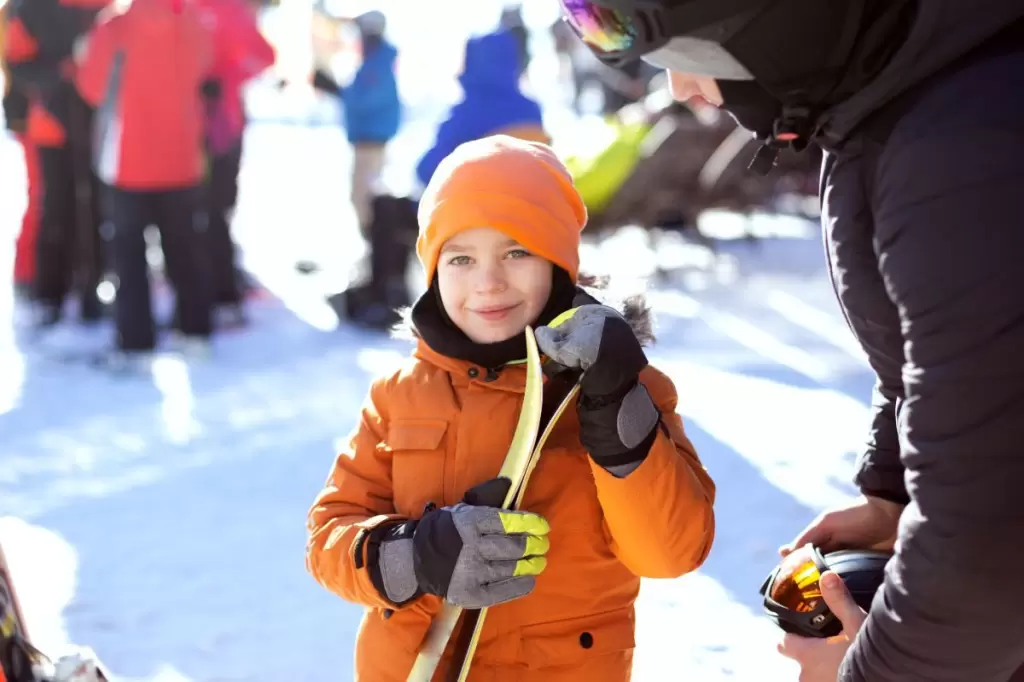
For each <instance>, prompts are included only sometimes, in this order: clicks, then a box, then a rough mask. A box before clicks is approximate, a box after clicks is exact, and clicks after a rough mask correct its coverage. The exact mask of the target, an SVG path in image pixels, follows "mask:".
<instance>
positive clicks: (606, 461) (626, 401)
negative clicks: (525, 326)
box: [536, 303, 661, 477]
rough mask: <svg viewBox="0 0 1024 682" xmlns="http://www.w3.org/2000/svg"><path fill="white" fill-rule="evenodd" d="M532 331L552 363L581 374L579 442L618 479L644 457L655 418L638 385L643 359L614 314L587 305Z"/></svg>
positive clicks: (657, 416) (630, 334)
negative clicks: (574, 369)
mask: <svg viewBox="0 0 1024 682" xmlns="http://www.w3.org/2000/svg"><path fill="white" fill-rule="evenodd" d="M570 313H571V314H570V315H569V316H568V317H567V318H566V319H564V321H562V318H556V320H555V322H553V323H552V325H549V326H546V327H540V328H538V329H537V332H536V336H537V345H538V347H539V348H540V350H541V351H542V352H543V353H544V354H545V355H547V356H548V357H549V358H551V359H552V360H554V361H555V362H557V363H559V364H562V365H565V366H566V367H571V368H578V369H581V370H583V380H582V383H581V385H580V394H581V395H580V401H579V418H580V442H582V443H583V446H584V447H585V448H586V449H587V452H589V453H590V456H591V457H592V458H593V459H594V461H595V462H597V463H598V464H600V465H601V466H603V467H604V468H605V469H607V470H608V471H609V472H611V473H612V474H614V475H616V476H619V477H624V476H626V475H627V474H629V473H630V472H631V471H633V470H634V469H636V468H637V467H638V466H639V465H640V463H641V462H642V461H643V460H644V458H645V457H646V456H647V453H648V452H649V451H650V449H651V444H652V443H653V442H654V439H655V437H656V436H657V427H658V424H659V422H660V420H661V414H660V413H659V412H658V408H657V406H655V404H654V401H653V400H651V396H650V395H649V394H648V393H647V389H646V388H644V386H643V384H641V383H640V380H639V377H640V372H641V371H642V370H643V369H644V367H646V366H647V356H646V355H645V354H644V351H643V348H642V347H641V346H640V342H639V341H638V340H637V338H636V335H635V334H634V333H633V329H632V328H631V327H630V325H629V322H628V321H627V320H626V319H625V318H624V317H623V316H622V315H621V314H620V313H619V312H618V311H617V310H615V309H614V308H610V307H608V306H605V305H599V304H595V303H588V304H585V305H582V306H580V307H578V308H574V309H573V310H572V311H570Z"/></svg>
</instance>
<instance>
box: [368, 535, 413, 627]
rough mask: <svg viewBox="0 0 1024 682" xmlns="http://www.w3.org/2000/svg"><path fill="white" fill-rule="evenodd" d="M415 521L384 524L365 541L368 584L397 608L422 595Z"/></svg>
mask: <svg viewBox="0 0 1024 682" xmlns="http://www.w3.org/2000/svg"><path fill="white" fill-rule="evenodd" d="M416 526H417V522H416V521H403V522H400V523H391V524H383V525H381V526H378V527H377V528H374V529H373V530H372V531H370V534H369V536H368V537H367V539H366V564H367V570H368V571H369V572H370V582H371V583H373V586H374V587H375V588H376V589H377V592H378V593H379V594H380V595H381V596H382V597H384V598H385V599H387V600H388V601H389V602H391V603H392V604H394V605H395V606H396V607H398V606H403V605H405V604H407V603H409V602H411V601H412V600H413V599H415V598H416V597H418V596H420V594H422V593H421V592H420V589H419V585H418V584H417V582H416V572H415V569H414V566H413V564H414V558H413V535H414V534H415V532H416Z"/></svg>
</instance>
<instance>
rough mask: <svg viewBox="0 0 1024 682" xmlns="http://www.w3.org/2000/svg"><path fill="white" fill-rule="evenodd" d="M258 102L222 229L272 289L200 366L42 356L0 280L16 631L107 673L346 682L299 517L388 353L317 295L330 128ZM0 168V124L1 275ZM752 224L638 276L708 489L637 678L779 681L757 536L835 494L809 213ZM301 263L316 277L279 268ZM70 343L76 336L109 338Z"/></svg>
mask: <svg viewBox="0 0 1024 682" xmlns="http://www.w3.org/2000/svg"><path fill="white" fill-rule="evenodd" d="M410 61H412V60H410ZM260 97H262V98H263V99H262V100H261V102H262V104H263V105H264V106H265V107H266V109H265V110H264V111H263V113H262V118H263V120H264V121H265V122H257V123H255V124H254V125H253V127H252V129H251V130H250V133H249V136H248V139H247V146H246V151H245V160H244V169H243V176H242V189H241V199H240V206H239V209H238V213H237V215H236V223H235V224H236V230H237V235H238V238H239V240H240V241H241V243H242V246H243V249H244V254H245V256H244V257H245V263H246V265H247V267H248V268H249V269H250V270H251V271H252V272H253V273H254V275H255V276H256V278H257V279H258V280H259V281H260V282H261V283H262V284H263V285H264V286H265V287H266V288H267V289H269V290H270V291H271V292H272V293H273V294H274V296H273V297H271V298H267V299H263V300H259V301H256V302H254V303H253V306H252V313H253V318H254V323H253V325H252V326H251V327H250V329H248V330H246V331H244V332H239V333H232V334H228V335H225V336H223V337H221V338H219V339H218V340H217V343H216V347H215V350H214V357H213V358H212V359H211V360H209V361H207V362H205V363H194V362H185V361H183V360H181V359H179V358H177V357H175V356H173V355H171V354H162V355H161V357H160V358H159V359H158V361H157V362H156V363H155V364H154V367H153V370H152V372H151V375H148V376H142V377H130V378H115V377H111V376H109V375H106V374H102V373H99V372H97V371H95V370H90V369H88V368H85V367H80V366H75V365H58V364H55V363H53V362H52V361H47V360H46V359H44V358H43V357H41V356H40V355H39V354H38V353H36V352H34V351H33V350H32V349H31V347H30V345H29V344H28V343H27V341H26V339H25V329H24V322H23V315H24V311H23V310H21V309H19V308H18V307H17V306H15V305H14V303H13V299H12V295H11V292H10V290H9V288H8V287H7V283H6V282H4V284H3V285H2V287H3V288H0V318H2V320H0V542H2V543H3V547H4V549H5V551H6V553H7V555H8V559H9V561H10V564H11V569H12V572H13V573H14V574H15V578H16V580H17V586H18V590H19V592H20V596H21V600H22V602H23V607H24V610H25V611H26V613H27V614H28V616H27V618H28V620H29V628H30V632H31V634H32V636H33V637H34V638H35V640H36V642H37V644H39V646H40V647H41V648H42V649H44V650H45V651H47V652H50V653H51V654H59V653H61V651H63V650H65V649H67V648H68V647H70V646H72V645H87V646H89V647H92V648H93V649H95V651H96V652H97V653H98V654H99V656H100V657H101V659H102V660H103V661H104V662H105V663H106V665H107V666H108V667H109V668H111V669H112V671H113V672H114V674H115V675H116V677H117V679H121V680H139V681H141V680H152V681H160V682H179V681H180V682H186V681H187V682H215V681H216V682H227V681H230V682H242V681H254V682H263V681H267V682H270V681H276V680H290V681H294V682H306V681H309V682H313V681H316V682H320V681H322V680H324V679H336V680H349V679H351V666H352V654H351V651H352V642H353V637H354V633H355V631H356V627H357V625H358V621H359V618H360V615H361V612H360V609H359V608H357V607H355V606H352V605H349V604H346V603H344V602H342V601H340V600H338V599H336V598H334V597H332V596H331V595H329V594H328V593H327V592H325V591H324V590H323V589H322V588H320V587H319V586H317V585H316V584H315V582H314V581H313V580H312V578H310V577H309V576H308V574H307V573H306V572H305V567H304V564H303V560H304V544H305V526H304V524H305V515H306V511H307V509H308V507H309V505H310V503H311V501H312V499H313V497H314V495H315V494H316V493H317V492H318V490H319V488H320V486H321V485H322V483H323V481H324V478H325V476H326V475H327V472H328V469H329V466H330V464H331V462H332V459H333V456H334V451H335V442H336V441H337V440H338V439H339V438H341V437H343V436H344V434H345V433H346V432H347V431H348V429H349V428H350V427H351V426H352V425H353V423H354V418H355V415H356V411H357V409H358V406H359V403H360V402H361V400H362V398H363V395H364V392H365V390H366V387H367V385H368V382H369V380H370V378H371V377H372V376H374V375H376V374H378V373H380V372H383V371H386V370H387V368H388V367H392V366H394V365H395V364H396V363H397V362H399V361H400V360H401V358H402V357H403V356H404V354H405V353H406V352H407V346H405V345H404V343H403V342H399V341H393V340H385V339H383V338H382V337H380V336H376V335H370V334H367V333H363V332H360V331H357V330H353V329H350V328H348V327H345V326H343V325H342V326H339V325H338V323H337V320H336V319H335V318H334V317H333V315H332V314H331V313H330V310H329V308H328V307H327V306H326V305H325V304H324V303H322V297H321V293H322V291H323V290H324V289H325V288H329V287H332V286H340V284H343V283H344V280H345V279H347V277H348V275H349V273H350V272H351V271H352V270H353V268H354V263H356V262H357V261H358V259H359V257H360V256H361V254H362V251H363V246H362V244H361V242H360V240H359V238H358V235H357V231H356V230H355V228H354V226H353V225H352V215H351V209H350V207H349V206H348V203H347V187H346V180H345V178H346V176H347V172H348V164H349V163H350V158H349V152H348V149H347V147H346V144H345V142H344V137H343V135H342V132H341V131H340V130H338V129H336V128H334V127H332V126H330V125H306V124H305V122H303V121H297V122H296V121H290V119H289V116H290V115H291V114H289V113H288V112H289V111H292V109H288V107H293V109H294V110H296V111H297V110H299V109H301V107H299V106H297V105H294V101H293V100H290V99H287V98H285V99H283V100H282V101H283V102H285V104H283V105H282V106H283V108H284V110H285V114H282V115H280V116H275V115H274V114H273V112H271V111H270V110H271V109H272V108H273V106H274V103H275V100H274V96H272V95H270V94H267V92H266V91H259V92H257V93H254V99H259V98H260ZM424 107H425V108H424V111H427V110H429V112H428V113H426V114H423V115H422V116H419V117H414V118H413V120H412V121H411V122H410V128H409V129H408V131H407V132H406V133H404V135H405V137H404V138H403V140H402V141H400V143H396V145H395V147H396V149H395V151H394V152H393V153H392V155H391V156H392V159H391V168H400V167H401V165H402V163H403V162H405V163H407V162H408V160H409V159H414V158H415V157H416V156H417V155H418V153H419V151H421V149H422V148H423V146H424V145H425V144H426V142H427V141H428V140H429V135H430V134H431V126H432V122H431V121H432V120H433V119H432V117H436V115H439V112H440V111H441V110H442V108H443V107H441V106H440V105H437V106H431V107H427V106H426V105H424ZM305 111H308V108H307V109H305ZM554 115H555V116H556V117H557V116H558V115H560V114H558V113H557V111H556V113H555V114H554ZM258 116H259V115H258ZM323 122H324V121H323V120H321V123H323ZM21 172H22V169H21V168H20V156H19V151H18V149H17V147H16V145H15V144H14V142H13V141H12V140H10V139H9V138H3V137H0V186H2V187H3V188H4V201H2V202H0V269H2V268H6V267H8V266H9V263H10V258H11V250H12V246H13V239H14V235H15V233H16V226H17V223H18V221H17V217H18V216H19V215H20V212H21V210H22V208H23V202H22V200H21V197H22V196H23V180H22V179H21ZM396 175H400V173H397V172H396ZM710 220H718V221H720V223H721V225H723V226H724V227H723V229H726V228H728V226H729V220H735V219H730V218H729V217H718V218H711V219H710ZM755 226H756V227H757V228H758V229H759V230H761V231H763V232H765V233H775V234H779V235H782V236H777V237H768V238H765V239H764V240H763V241H762V242H760V243H759V244H748V243H742V242H730V243H727V244H726V245H725V250H726V252H727V253H726V257H725V258H724V259H723V263H724V265H723V266H722V267H719V268H716V269H713V270H712V271H710V274H708V271H705V270H702V269H700V268H696V267H692V268H686V269H684V271H683V274H677V275H672V276H665V277H656V278H654V280H653V281H654V282H655V284H654V286H653V290H652V292H651V300H652V302H653V304H654V308H655V311H656V314H657V315H658V320H659V326H658V332H659V337H660V342H659V343H658V345H657V346H656V347H655V349H654V350H653V351H652V353H651V357H652V361H653V362H654V363H655V364H656V365H658V366H659V367H660V368H661V369H663V370H664V371H666V372H667V373H668V374H669V375H670V376H671V377H672V378H673V379H674V380H675V381H676V383H677V386H678V388H679V392H680V398H681V402H680V406H679V410H680V412H681V414H683V416H684V419H685V420H686V423H687V428H688V432H689V435H690V437H691V438H692V440H693V442H694V444H695V446H696V447H697V449H698V452H699V453H700V455H701V457H702V458H703V461H704V463H705V465H706V466H707V468H708V469H709V471H710V472H711V474H712V476H713V477H714V479H715V480H716V482H717V485H718V498H717V503H716V513H717V518H718V532H717V539H716V543H715V546H714V549H713V551H712V553H711V556H710V558H709V559H708V561H707V563H706V564H705V566H704V567H702V568H701V570H699V571H698V572H696V573H694V574H693V575H690V576H686V577H684V578H681V579H678V580H658V581H655V580H650V581H645V584H644V587H643V590H642V593H641V597H640V601H639V604H638V632H637V652H636V664H635V675H634V679H636V680H642V681H646V680H668V679H672V680H676V679H679V680H702V681H706V682H718V681H720V680H721V681H724V680H747V679H751V680H753V679H758V680H762V679H769V680H795V679H796V674H795V671H794V668H793V667H792V666H791V665H790V664H789V663H788V662H787V661H785V660H784V659H782V658H781V657H780V656H779V655H778V654H777V653H776V651H775V643H776V642H777V640H778V639H779V635H780V633H779V631H778V630H777V629H776V628H775V626H774V625H772V624H771V623H770V622H769V621H768V620H767V619H766V618H765V617H764V616H763V614H762V613H761V609H760V603H759V602H760V598H759V595H758V594H757V589H758V587H759V586H760V584H761V581H762V580H763V578H764V576H765V575H766V574H767V572H768V571H769V570H770V569H771V568H772V567H773V566H774V565H775V563H776V561H777V554H776V548H777V547H778V546H779V545H780V544H783V543H785V542H787V541H788V540H790V539H791V538H792V537H793V535H794V534H795V533H796V532H797V531H798V530H799V529H800V528H802V527H803V526H804V525H805V524H806V523H807V522H808V521H809V520H810V519H811V518H813V516H814V515H816V514H817V513H819V512H821V511H822V510H823V509H825V508H827V507H828V506H830V505H834V504H836V503H840V502H843V501H846V500H848V499H850V498H851V497H852V496H853V495H854V494H855V491H854V489H853V487H852V486H851V485H850V483H849V479H850V477H851V474H852V463H853V459H854V457H855V455H856V451H857V448H858V447H860V445H861V444H862V443H863V441H864V437H865V435H866V428H867V422H868V406H867V400H868V397H869V391H870V387H871V381H872V376H871V374H870V372H869V371H868V368H867V366H866V364H865V362H864V360H863V357H862V355H861V353H860V351H859V349H858V348H857V347H856V345H855V344H854V343H853V340H852V338H851V337H850V334H849V331H848V330H847V328H846V323H845V321H844V320H843V319H842V316H841V315H840V313H839V312H838V309H837V307H836V304H835V302H834V299H833V294H832V290H831V286H830V285H829V283H828V279H827V274H826V272H825V269H824V260H823V253H822V248H821V244H820V242H819V238H818V236H817V233H816V231H815V228H814V226H813V225H808V224H806V223H802V222H794V221H787V220H782V219H772V218H767V217H765V218H763V219H758V221H757V222H756V223H755ZM688 254H689V252H688V251H687V250H686V248H685V247H684V246H682V245H680V244H678V243H676V242H673V241H672V240H670V239H666V241H665V242H663V243H662V244H660V245H658V247H657V248H656V249H655V250H653V251H652V250H651V247H650V245H649V244H648V243H647V242H646V238H645V237H642V236H638V235H636V234H635V233H630V232H629V231H628V230H627V231H624V232H623V233H621V234H620V235H618V236H617V237H616V238H615V240H613V241H610V242H609V243H607V244H605V245H604V246H602V247H588V248H587V249H586V250H585V253H584V266H585V267H586V266H587V265H590V266H592V267H593V268H594V269H597V268H598V267H601V268H604V267H605V266H609V265H610V266H614V269H615V270H616V271H617V273H618V274H620V275H621V276H622V278H623V279H629V278H631V277H632V278H635V277H638V276H642V275H644V274H645V270H646V269H649V268H647V266H646V265H645V264H648V263H651V262H655V261H656V260H657V261H658V262H662V261H671V260H672V259H673V258H674V259H676V260H677V261H685V260H686V259H687V258H688V257H689V255H692V254H689V255H688ZM702 257H705V258H706V254H704V255H703V256H702ZM301 258H313V259H316V260H320V261H321V262H324V263H325V264H327V266H328V273H329V274H328V275H325V276H323V277H319V278H317V277H308V276H306V277H304V276H302V275H298V274H297V273H296V272H295V270H294V267H293V265H294V262H295V261H296V260H297V259H301ZM4 271H6V270H4ZM2 279H6V278H2ZM70 334H71V336H72V340H76V341H77V342H78V343H82V344H86V343H88V344H93V343H97V342H98V341H105V340H107V338H106V337H107V335H108V334H109V330H107V329H101V330H100V331H99V332H92V335H91V338H88V339H87V338H86V337H85V335H86V332H82V331H72V332H70ZM97 335H99V337H100V338H99V339H97V338H96V337H97Z"/></svg>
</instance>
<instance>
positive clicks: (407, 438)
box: [387, 419, 448, 450]
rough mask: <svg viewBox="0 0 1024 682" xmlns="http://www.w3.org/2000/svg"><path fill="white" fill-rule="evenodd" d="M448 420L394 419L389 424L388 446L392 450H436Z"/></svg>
mask: <svg viewBox="0 0 1024 682" xmlns="http://www.w3.org/2000/svg"><path fill="white" fill-rule="evenodd" d="M447 430H448V422H446V421H444V420H441V419H417V420H401V421H394V422H391V424H389V425H388V439H387V444H388V447H389V448H390V449H392V450H436V449H437V448H438V447H440V445H441V439H442V438H444V434H445V431H447Z"/></svg>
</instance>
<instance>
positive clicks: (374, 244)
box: [345, 29, 550, 329]
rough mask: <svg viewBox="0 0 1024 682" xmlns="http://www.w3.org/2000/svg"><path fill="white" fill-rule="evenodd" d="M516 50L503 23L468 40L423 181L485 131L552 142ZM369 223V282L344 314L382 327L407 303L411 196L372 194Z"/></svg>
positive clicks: (352, 293) (424, 162) (419, 171)
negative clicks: (458, 94) (522, 83)
mask: <svg viewBox="0 0 1024 682" xmlns="http://www.w3.org/2000/svg"><path fill="white" fill-rule="evenodd" d="M520 59H521V54H520V51H519V44H518V42H517V38H516V36H515V33H514V32H512V31H509V30H507V29H500V30H498V31H495V32H493V33H488V34H485V35H481V36H476V37H473V38H470V39H469V40H468V41H467V43H466V50H465V57H464V60H463V69H462V73H461V75H459V84H460V85H461V86H462V92H463V95H462V100H461V101H459V102H458V103H457V104H455V106H453V107H452V109H451V111H449V112H448V116H447V118H446V119H445V120H444V121H443V122H442V123H441V124H440V126H439V127H438V129H437V133H436V136H435V139H434V144H433V145H432V146H431V148H430V149H429V150H427V152H426V153H425V154H424V155H423V157H422V158H421V159H420V161H419V163H418V164H417V166H416V176H417V179H418V181H419V183H420V185H421V186H423V187H425V186H426V185H427V184H428V183H429V182H430V178H431V177H433V175H434V171H435V170H436V169H437V167H438V165H439V164H440V163H441V162H442V161H443V160H444V159H445V158H446V157H447V156H448V155H449V154H451V153H452V152H453V151H455V149H456V147H458V146H459V145H461V144H462V143H464V142H469V141H471V140H476V139H479V138H482V137H487V136H489V135H498V134H502V135H508V136H510V137H515V138H519V139H522V140H529V141H534V142H543V143H548V142H550V138H549V136H548V134H547V133H546V132H545V130H544V121H543V118H542V116H541V109H540V106H539V105H538V104H537V102H535V101H534V100H532V99H530V98H529V97H527V96H526V95H524V94H523V93H522V91H521V90H520V87H519V76H520V66H521V61H520ZM373 208H374V211H373V223H372V225H371V228H370V281H369V283H368V284H366V285H364V286H360V287H354V288H352V289H349V290H348V291H347V292H346V293H345V296H346V300H345V306H346V310H345V314H346V316H347V317H348V319H349V320H350V321H352V322H355V323H356V324H359V325H360V326H364V327H368V328H372V329H387V328H389V327H390V326H391V325H393V324H394V323H395V322H397V321H398V315H397V313H396V312H395V309H396V308H400V307H403V306H406V305H408V304H409V303H410V300H409V291H408V287H407V285H406V281H405V274H406V272H407V270H408V267H409V259H410V258H411V256H412V250H413V247H414V246H415V237H416V230H417V223H416V202H415V201H414V200H412V199H408V198H404V197H376V198H375V199H374V203H373Z"/></svg>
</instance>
